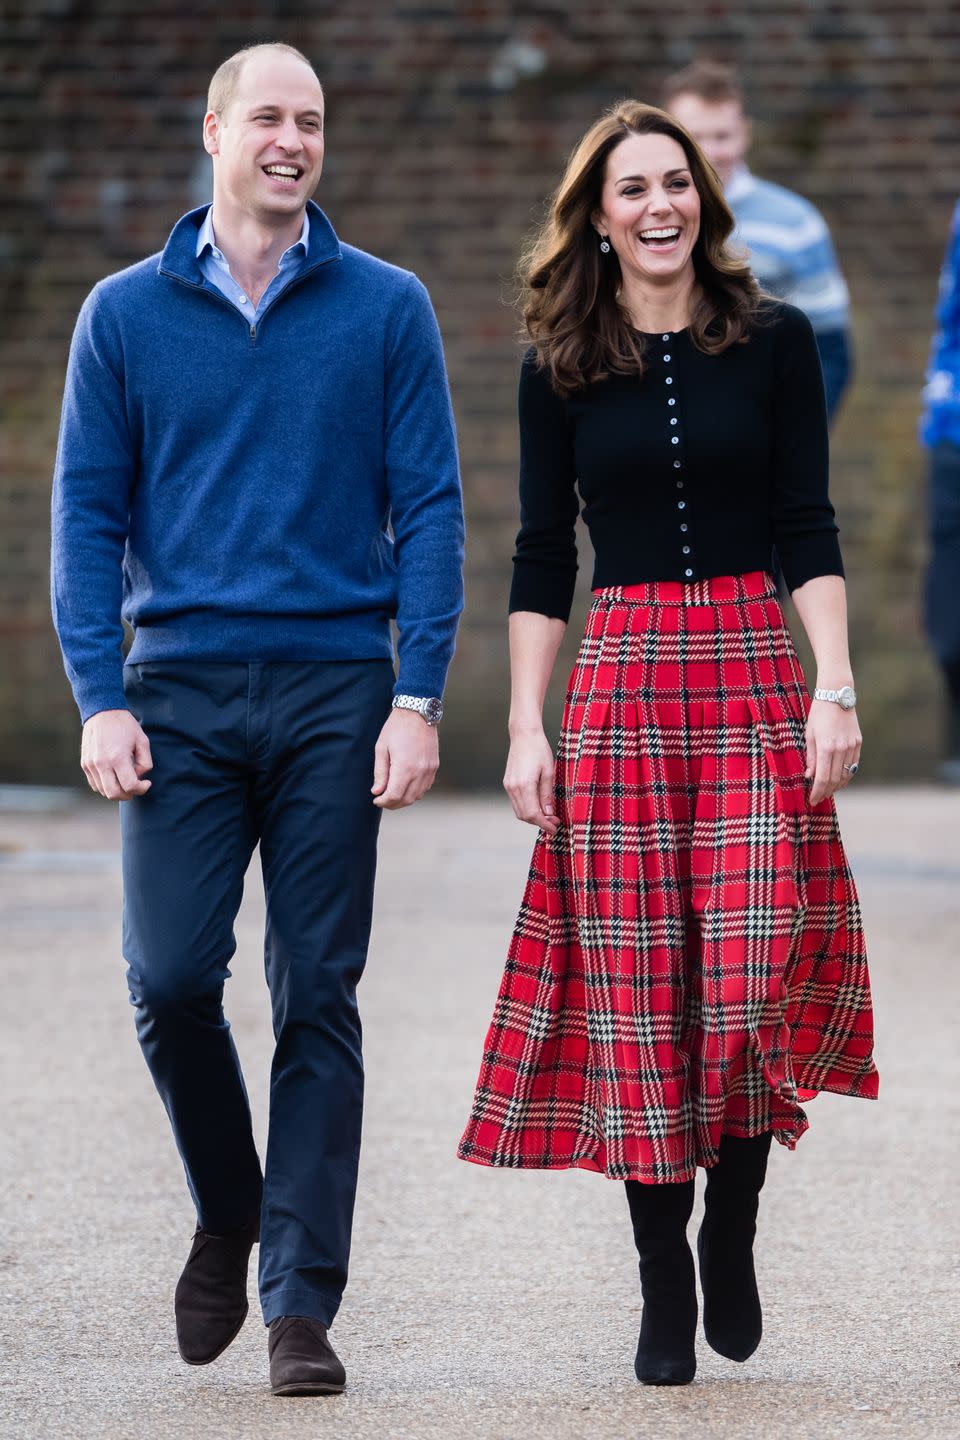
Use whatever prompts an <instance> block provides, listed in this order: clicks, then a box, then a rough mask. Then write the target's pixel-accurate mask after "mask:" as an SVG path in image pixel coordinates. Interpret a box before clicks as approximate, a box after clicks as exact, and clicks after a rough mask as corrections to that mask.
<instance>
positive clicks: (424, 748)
mask: <svg viewBox="0 0 960 1440" xmlns="http://www.w3.org/2000/svg"><path fill="white" fill-rule="evenodd" d="M373 755H374V765H373V786H372V794H373V803H374V805H378V806H379V807H380V809H381V810H402V809H403V807H404V806H405V805H413V804H414V803H415V802H416V801H417V800H419V799H420V796H421V795H425V794H426V793H427V791H428V790H429V789H430V786H431V785H432V784H433V782H434V780H435V778H436V774H437V767H438V766H439V764H440V740H439V737H438V735H437V727H436V726H435V725H428V724H427V722H426V720H424V718H423V716H422V715H418V714H417V712H416V710H391V712H390V715H389V718H388V720H387V723H386V724H385V725H384V727H383V729H382V730H381V731H380V737H379V739H378V740H377V744H376V748H375V749H374V752H373Z"/></svg>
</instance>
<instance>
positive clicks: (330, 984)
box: [53, 44, 463, 1395]
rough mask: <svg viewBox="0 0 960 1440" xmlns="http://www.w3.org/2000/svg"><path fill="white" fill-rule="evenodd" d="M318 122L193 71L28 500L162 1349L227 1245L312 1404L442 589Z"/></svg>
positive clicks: (265, 51) (422, 751)
mask: <svg viewBox="0 0 960 1440" xmlns="http://www.w3.org/2000/svg"><path fill="white" fill-rule="evenodd" d="M323 122H324V98H323V91H322V89H321V86H320V82H319V80H318V78H317V76H316V74H315V72H314V70H313V68H312V66H311V65H310V63H309V61H307V60H306V58H305V57H304V56H303V55H302V54H300V52H299V51H297V50H294V49H292V48H291V47H290V46H287V45H275V44H273V45H257V46H253V47H250V48H248V49H246V50H244V51H241V52H238V53H237V54H235V55H233V56H231V57H230V58H229V59H228V60H226V61H225V62H224V64H223V65H222V66H221V67H220V68H219V69H218V70H217V72H216V74H215V75H214V76H213V79H212V81H211V84H210V93H209V97H208V110H207V114H206V116H205V118H204V122H203V142H204V146H205V148H206V150H207V152H208V154H209V155H210V156H211V157H212V161H213V204H212V206H209V205H203V206H201V207H200V208H199V209H197V210H194V211H192V212H191V213H189V214H187V215H185V216H183V218H182V219H181V220H179V221H178V222H177V224H176V225H175V226H174V228H173V231H172V232H171V235H170V238H169V240H168V241H167V244H166V246H165V248H164V250H163V252H162V254H160V255H154V256H151V257H150V258H149V259H147V260H144V261H143V262H142V263H140V264H138V265H134V266H132V267H131V268H129V269H127V270H124V271H121V272H120V273H119V274H116V275H112V276H110V277H109V278H108V279H105V280H103V281H101V282H100V283H99V284H98V285H97V286H96V287H95V289H94V290H93V292H92V293H91V294H90V296H89V297H88V298H87V301H86V303H85V304H84V306H83V309H82V310H81V313H80V317H79V320H78V322H77V327H76V331H75V334H74V338H73V345H72V348H71V353H70V360H69V366H68V372H67V381H66V389H65V394H64V401H63V413H62V421H61V429H60V441H59V448H58V453H57V461H56V471H55V477H54V495H53V605H54V615H55V621H56V627H57V632H58V635H59V638H60V641H61V645H62V648H63V654H64V659H65V664H66V669H67V674H68V676H69V678H70V681H71V684H72V687H73V692H74V695H75V697H76V701H77V705H78V707H79V709H80V715H81V719H82V721H83V740H82V752H81V759H82V764H83V769H84V772H85V774H86V776H87V780H88V783H89V784H90V786H91V788H92V789H94V790H95V791H97V792H98V793H99V794H100V795H103V796H105V797H106V798H108V799H113V800H122V801H124V802H125V803H124V804H123V806H122V807H121V836H122V856H123V882H124V915H123V944H124V955H125V957H126V959H127V961H128V963H129V969H128V972H127V976H128V984H129V989H130V998H131V1001H132V1003H133V1005H134V1007H135V1011H136V1024H137V1032H138V1036H139V1039H140V1043H141V1046H142V1049H143V1054H144V1057H145V1059H146V1061H147V1064H148V1065H149V1067H150V1070H151V1073H152V1075H153V1079H154V1081H155V1083H156V1086H157V1089H158V1091H159V1092H160V1095H161V1097H162V1099H163V1103H164V1105H165V1107H166V1110H167V1113H168V1115H169V1118H170V1121H171V1124H172V1127H173V1131H174V1136H175V1139H176V1143H177V1146H178V1149H179V1151H180V1155H181V1158H182V1161H183V1165H184V1168H185V1170H186V1176H187V1183H188V1187H189V1190H190V1194H191V1197H192V1199H193V1202H194V1205H195V1207H196V1212H197V1228H196V1232H195V1235H194V1238H193V1244H192V1247H191V1249H190V1253H189V1257H188V1259H187V1263H186V1266H185V1268H184V1271H183V1273H182V1275H181V1277H180V1280H179V1283H178V1285H177V1287H176V1294H175V1301H174V1309H175V1318H176V1332H177V1342H178V1346H179V1349H180V1354H181V1356H182V1357H183V1359H184V1360H185V1361H187V1362H188V1363H189V1364H191V1365H205V1364H207V1363H209V1362H210V1361H211V1360H214V1359H216V1358H217V1356H218V1355H220V1354H221V1353H222V1351H223V1350H224V1349H225V1348H226V1347H227V1346H228V1345H229V1344H230V1343H231V1341H232V1340H233V1339H234V1337H235V1336H236V1335H237V1333H238V1331H239V1329H240V1327H241V1325H242V1324H243V1321H244V1319H245V1317H246V1314H247V1268H248V1262H249V1258H250V1254H251V1250H252V1247H253V1245H254V1244H255V1243H256V1242H257V1241H258V1240H259V1244H260V1300H261V1306H262V1310H263V1318H264V1322H265V1324H266V1325H268V1326H269V1344H268V1349H269V1356H270V1380H271V1385H272V1388H273V1391H274V1393H275V1394H277V1395H313V1394H326V1393H333V1392H338V1391H340V1390H342V1389H343V1387H344V1383H345V1372H344V1367H343V1365H342V1364H341V1362H340V1360H339V1358H338V1357H337V1355H336V1354H335V1353H334V1350H333V1348H332V1346H331V1344H330V1341H329V1338H328V1335H327V1330H328V1327H329V1326H330V1324H331V1323H332V1321H333V1318H334V1316H335V1315H336V1313H337V1309H338V1307H339V1305H340V1300H341V1296H342V1293H343V1288H344V1285H345V1283H346V1278H347V1261H348V1255H349V1251H350V1236H351V1227H352V1221H353V1209H354V1198H355V1193H356V1184H357V1165H358V1159H359V1150H360V1127H361V1111H362V1101H363V1059H362V1052H361V1033H360V1020H359V1015H358V1012H357V1000H356V989H357V984H358V982H359V980H360V977H361V975H362V973H363V969H364V965H365V962H366V955H367V944H368V940H369V934H370V921H371V910H372V905H373V888H374V870H375V865H376V841H377V831H378V825H379V820H380V815H381V812H382V811H383V810H384V809H398V808H401V807H403V806H406V805H411V804H413V803H414V802H415V801H416V800H417V799H418V798H419V797H420V796H421V795H423V794H424V792H425V791H426V790H427V789H428V788H429V787H430V785H431V784H432V783H433V778H434V775H435V773H436V769H437V763H438V755H439V751H438V742H437V729H436V726H437V723H438V721H439V720H440V718H441V715H442V705H441V696H442V693H443V687H444V681H445V676H446V672H447V667H448V664H449V662H450V658H451V655H452V652H453V646H454V637H455V632H456V626H457V619H458V615H459V612H460V608H461V601H462V587H461V578H460V572H461V560H462V552H463V520H462V506H461V496H460V481H459V475H458V467H457V455H456V442H455V436H454V427H453V417H452V412H451V407H450V398H449V393H448V388H447V379H446V373H445V368H444V360H443V352H442V348H441V344H440V337H439V333H438V330H437V325H436V321H435V319H434V315H433V310H432V308H431V305H430V301H429V297H428V296H427V293H426V291H425V289H424V288H423V286H422V285H421V284H420V282H419V281H418V280H417V279H416V278H415V277H414V276H413V275H411V274H409V273H408V272H407V271H404V270H399V269H397V268H395V267H394V266H391V265H387V264H385V263H384V262H383V261H381V260H377V259H375V258H373V257H372V256H370V255H366V254H364V253H363V252H362V251H360V250H356V249H354V248H353V247H351V246H349V245H344V244H341V242H340V241H339V240H338V238H337V236H336V234H335V233H334V230H333V228H332V226H331V224H330V222H329V220H328V219H327V218H326V216H325V215H324V213H323V211H322V210H320V209H319V208H318V207H317V206H316V205H315V204H314V203H313V201H312V200H311V199H310V197H311V196H312V194H313V192H314V190H315V189H316V186H317V183H318V181H319V179H320V174H321V169H322V163H323V155H324V132H323ZM391 529H392V536H391V534H390V530H391ZM121 613H122V614H123V616H124V618H125V619H126V620H127V621H128V622H129V624H130V626H131V627H132V630H133V646H132V649H131V650H130V653H129V654H128V656H127V657H126V663H124V660H123V656H122V653H121V640H122V630H121ZM392 616H395V617H396V620H397V626H398V636H399V638H398V674H397V676H396V678H395V675H394V652H393V643H392V639H391V633H390V619H391V617H392ZM258 844H259V847H260V860H261V866H262V870H263V881H264V891H265V896H266V906H267V923H266V945H265V962H266V975H267V981H268V985H269V989H270V997H271V1002H272V1011H273V1028H274V1035H275V1038H276V1048H275V1051H274V1056H273V1066H272V1071H271V1080H270V1123H269V1138H268V1142H267V1149H266V1157H265V1162H264V1167H263V1170H262V1171H261V1165H260V1159H259V1156H258V1153H257V1149H256V1146H255V1144H254V1138H253V1131H252V1127H251V1116H250V1108H249V1104H248V1102H247V1093H246V1088H245V1084H244V1079H243V1075H242V1073H241V1069H240V1064H239V1060H238V1056H237V1052H236V1049H235V1047H234V1042H233V1038H232V1035H231V1033H230V1027H229V1025H228V1023H227V1021H226V1020H225V1018H224V1013H223V1005H222V1001H223V988H224V981H225V979H226V978H227V976H228V975H229V974H230V971H229V969H228V962H229V961H230V959H231V957H232V955H233V953H234V950H235V939H234V934H233V923H234V917H235V916H236V913H237V910H238V907H239V905H240V900H241V895H242V891H243V879H244V873H245V871H246V869H247V866H248V864H249V861H250V858H251V855H252V852H253V850H254V848H255V847H256V846H257V845H258ZM131 1204H133V1205H137V1206H140V1200H139V1198H138V1197H137V1196H136V1195H132V1196H131ZM140 1213H141V1216H142V1213H143V1212H142V1206H140Z"/></svg>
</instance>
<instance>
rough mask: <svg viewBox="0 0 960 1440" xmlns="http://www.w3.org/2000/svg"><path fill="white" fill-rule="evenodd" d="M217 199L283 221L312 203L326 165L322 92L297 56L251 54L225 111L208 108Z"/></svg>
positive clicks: (205, 127)
mask: <svg viewBox="0 0 960 1440" xmlns="http://www.w3.org/2000/svg"><path fill="white" fill-rule="evenodd" d="M203 136H204V145H205V147H206V149H207V151H208V153H209V154H211V155H212V156H213V166H214V193H215V202H216V203H218V204H226V205H228V206H230V208H232V209H236V210H240V211H244V212H246V213H247V214H249V215H251V216H252V217H253V218H255V219H256V220H258V221H260V222H261V223H266V224H277V222H278V221H283V220H286V219H289V218H290V217H291V216H294V215H296V214H297V212H298V211H301V210H302V209H303V208H304V206H305V205H306V203H307V201H308V200H309V199H310V196H311V195H312V194H313V192H314V190H315V189H316V188H317V183H318V182H319V179H320V172H321V170H322V169H323V91H322V90H321V88H320V82H319V81H318V79H317V77H316V75H315V74H314V73H313V71H312V70H311V69H310V67H309V66H308V65H305V64H304V62H303V61H302V60H298V59H297V57H296V56H295V55H287V54H283V53H279V54H278V53H276V52H273V53H265V54H259V55H251V57H250V58H249V60H247V61H246V62H245V63H244V66H243V69H242V70H241V72H240V76H239V79H238V81H237V85H236V89H235V90H234V93H233V96H232V98H231V100H230V102H229V105H228V106H227V107H226V110H225V112H224V113H223V114H222V115H219V116H218V115H216V114H215V113H214V112H213V111H210V112H209V113H208V114H207V116H206V118H205V120H204V125H203Z"/></svg>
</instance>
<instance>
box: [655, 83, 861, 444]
mask: <svg viewBox="0 0 960 1440" xmlns="http://www.w3.org/2000/svg"><path fill="white" fill-rule="evenodd" d="M663 103H664V107H665V108H666V109H667V110H669V111H671V113H672V114H673V115H675V116H676V118H677V119H678V120H679V121H680V124H681V125H683V126H684V128H685V129H686V130H689V132H690V134H691V135H692V136H693V138H694V139H695V140H696V142H697V144H698V145H699V146H700V148H701V149H702V150H703V153H704V154H705V155H706V157H707V159H708V160H709V161H710V164H711V165H712V166H713V168H714V169H715V170H716V172H717V175H718V176H719V177H720V183H721V184H722V185H723V188H724V192H725V195H726V199H727V203H728V205H729V206H730V209H731V210H732V211H733V213H734V217H735V218H736V221H737V230H736V238H737V239H739V240H740V241H741V243H742V244H743V245H744V246H745V247H746V248H747V250H748V251H749V254H750V264H751V267H752V269H753V272H754V274H755V275H756V277H757V279H758V280H759V282H760V284H761V285H762V287H763V288H764V289H765V290H767V291H769V292H770V293H771V294H773V295H778V296H779V297H780V298H781V299H783V300H788V301H789V302H790V303H791V304H792V305H797V306H799V308H800V309H801V310H803V311H805V312H806V314H807V315H808V316H809V318H810V322H811V324H812V325H813V329H814V332H815V334H816V337H817V346H818V348H819V351H820V363H821V365H822V366H823V379H824V388H825V391H826V397H827V413H828V415H829V417H830V419H831V420H832V419H833V417H834V415H835V414H836V412H837V409H838V407H839V404H840V400H841V397H842V396H843V393H844V391H845V389H846V387H847V384H848V381H849V378H850V355H851V345H850V318H849V304H850V297H849V294H848V292H847V287H846V283H845V281H844V278H843V276H842V274H841V273H840V268H839V266H838V265H837V259H836V256H835V254H834V251H833V245H832V244H831V241H830V232H829V230H828V229H827V225H826V221H825V220H824V218H823V216H822V215H821V214H820V212H819V211H818V210H817V209H815V208H814V206H813V205H811V204H810V202H809V200H805V199H804V198H803V197H802V196H800V195H795V194H794V193H793V191H792V190H785V189H784V188H783V186H782V185H773V184H771V183H770V181H769V180H758V179H757V178H756V176H755V175H752V174H751V173H750V171H749V170H748V169H747V165H746V156H747V151H748V150H749V148H750V134H751V122H750V120H749V118H748V117H747V115H746V114H745V113H744V108H743V94H742V91H741V89H740V86H739V84H738V82H737V79H736V76H735V74H734V72H733V71H732V70H730V69H728V68H727V66H725V65H717V64H714V63H713V62H711V61H706V60H702V61H696V62H694V64H692V65H688V66H687V68H686V69H684V70H679V71H677V72H676V74H674V75H671V76H670V77H669V78H668V79H667V81H666V82H665V84H664V87H663Z"/></svg>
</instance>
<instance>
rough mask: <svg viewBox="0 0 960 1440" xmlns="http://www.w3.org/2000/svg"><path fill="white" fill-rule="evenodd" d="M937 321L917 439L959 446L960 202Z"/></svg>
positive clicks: (954, 217) (942, 281)
mask: <svg viewBox="0 0 960 1440" xmlns="http://www.w3.org/2000/svg"><path fill="white" fill-rule="evenodd" d="M936 322H937V328H936V331H935V333H934V337H933V345H932V346H931V350H930V366H929V369H928V370H927V384H926V388H925V389H924V392H923V399H924V412H923V420H922V421H921V424H920V438H921V440H922V441H923V443H924V445H929V446H934V445H939V444H941V443H942V442H944V441H946V443H947V444H950V445H960V202H958V204H957V207H956V209H955V210H954V212H953V220H952V221H951V224H950V239H949V240H948V242H947V253H946V255H945V256H944V260H943V269H942V270H941V272H940V294H939V296H938V299H937V311H936Z"/></svg>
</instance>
